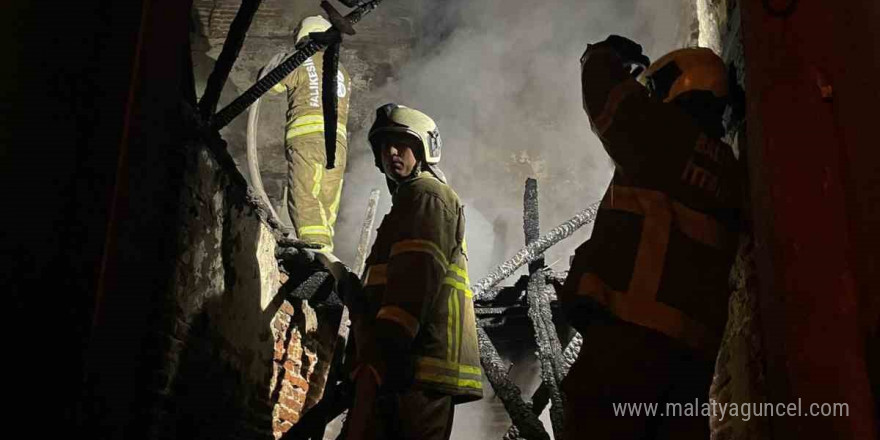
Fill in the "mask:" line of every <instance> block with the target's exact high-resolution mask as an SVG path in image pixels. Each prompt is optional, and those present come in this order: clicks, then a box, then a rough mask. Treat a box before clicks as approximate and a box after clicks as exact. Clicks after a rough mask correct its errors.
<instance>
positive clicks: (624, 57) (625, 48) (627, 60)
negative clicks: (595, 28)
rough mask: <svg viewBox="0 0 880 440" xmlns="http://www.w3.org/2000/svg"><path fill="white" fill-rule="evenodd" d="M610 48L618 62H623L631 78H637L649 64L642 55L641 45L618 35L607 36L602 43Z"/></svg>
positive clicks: (647, 59)
mask: <svg viewBox="0 0 880 440" xmlns="http://www.w3.org/2000/svg"><path fill="white" fill-rule="evenodd" d="M600 44H603V45H607V46H608V47H610V48H611V49H612V50H614V52H616V53H617V55H618V56H619V57H620V60H621V61H623V65H624V67H626V68H627V70H630V69H632V70H630V73H631V74H632V75H633V76H638V74H640V73H641V72H642V71H643V70H644V69H647V68H648V66H649V65H650V64H651V60H650V59H649V58H648V57H647V56H646V55H644V54H643V53H642V45H640V44H639V43H636V42H635V41H633V40H630V39H629V38H626V37H621V36H620V35H609V36H608V38H606V39H605V41H603V42H602V43H600Z"/></svg>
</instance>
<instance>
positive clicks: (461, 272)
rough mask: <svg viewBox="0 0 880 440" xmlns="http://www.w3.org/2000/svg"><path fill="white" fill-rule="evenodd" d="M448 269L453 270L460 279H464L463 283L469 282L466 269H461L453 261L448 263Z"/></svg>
mask: <svg viewBox="0 0 880 440" xmlns="http://www.w3.org/2000/svg"><path fill="white" fill-rule="evenodd" d="M449 270H451V271H453V272H455V273H456V274H457V275H458V276H460V277H461V279H462V280H464V282H465V284H470V283H471V280H470V278H468V273H467V271H466V270H464V269H462V268H461V267H459V266H458V265H456V264H454V263H453V264H450V265H449Z"/></svg>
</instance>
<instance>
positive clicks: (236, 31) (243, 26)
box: [199, 0, 262, 118]
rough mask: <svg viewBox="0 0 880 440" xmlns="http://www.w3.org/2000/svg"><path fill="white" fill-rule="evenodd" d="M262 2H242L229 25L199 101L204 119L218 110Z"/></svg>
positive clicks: (256, 0) (257, 0) (258, 0)
mask: <svg viewBox="0 0 880 440" xmlns="http://www.w3.org/2000/svg"><path fill="white" fill-rule="evenodd" d="M261 2H262V0H242V2H241V6H240V7H239V8H238V12H236V14H235V18H233V19H232V24H230V25H229V31H228V32H227V33H226V41H224V42H223V49H222V50H221V51H220V56H218V57H217V63H215V64H214V70H212V71H211V75H210V76H208V83H207V85H206V86H205V93H204V94H202V99H201V101H199V110H200V111H201V114H202V117H204V118H208V117H209V116H211V115H212V114H214V111H216V110H217V103H218V102H220V93H221V92H222V91H223V86H224V85H225V84H226V80H227V79H228V78H229V72H231V71H232V66H233V65H234V64H235V60H236V59H237V58H238V54H239V52H241V47H242V46H243V45H244V39H245V37H246V36H247V32H248V29H250V27H251V22H253V20H254V15H256V13H257V9H259V8H260V3H261Z"/></svg>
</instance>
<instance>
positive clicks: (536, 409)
mask: <svg viewBox="0 0 880 440" xmlns="http://www.w3.org/2000/svg"><path fill="white" fill-rule="evenodd" d="M582 343H583V338H582V337H581V334H580V333H575V335H574V337H572V338H571V341H569V342H568V345H566V346H565V351H563V352H562V377H563V378H565V376H566V375H568V370H570V369H571V366H572V365H573V364H574V361H575V360H577V357H578V353H580V350H581V344H582ZM548 403H550V387H548V386H547V385H546V384H545V383H544V382H541V385H540V386H539V387H538V389H537V390H535V393H534V394H532V412H533V413H535V415H540V414H541V413H542V412H544V408H546V407H547V404H548ZM518 433H519V430H517V429H516V427H515V426H511V427H510V429H508V430H507V434H505V435H504V438H505V439H506V440H513V439H515V438H517V435H518Z"/></svg>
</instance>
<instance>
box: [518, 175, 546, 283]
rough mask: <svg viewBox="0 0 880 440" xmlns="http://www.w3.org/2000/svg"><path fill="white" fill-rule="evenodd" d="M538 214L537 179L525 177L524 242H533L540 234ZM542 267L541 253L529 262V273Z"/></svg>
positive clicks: (542, 257)
mask: <svg viewBox="0 0 880 440" xmlns="http://www.w3.org/2000/svg"><path fill="white" fill-rule="evenodd" d="M539 219H540V216H539V211H538V181H537V180H535V179H532V178H528V179H526V190H525V192H523V232H525V234H526V244H527V245H529V244H532V243H534V242H535V241H536V240H537V239H538V238H540V235H541V228H540V226H539V225H540V221H539ZM542 267H544V256H543V254H542V255H540V256H538V257H537V258H536V259H535V260H534V261H532V262H530V263H529V273H535V272H537V271H538V270H540V269H541V268H542Z"/></svg>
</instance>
